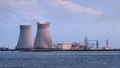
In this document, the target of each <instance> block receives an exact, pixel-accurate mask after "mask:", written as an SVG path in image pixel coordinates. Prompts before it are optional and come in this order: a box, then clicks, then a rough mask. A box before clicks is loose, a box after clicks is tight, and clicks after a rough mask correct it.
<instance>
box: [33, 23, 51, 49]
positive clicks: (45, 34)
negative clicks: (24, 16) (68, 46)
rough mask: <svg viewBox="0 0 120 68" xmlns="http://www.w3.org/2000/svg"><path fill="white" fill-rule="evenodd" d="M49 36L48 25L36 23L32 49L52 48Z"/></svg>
mask: <svg viewBox="0 0 120 68" xmlns="http://www.w3.org/2000/svg"><path fill="white" fill-rule="evenodd" d="M52 47H53V46H52V40H51V36H50V23H49V22H46V23H37V35H36V39H35V43H34V49H41V48H52Z"/></svg>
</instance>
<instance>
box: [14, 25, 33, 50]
mask: <svg viewBox="0 0 120 68" xmlns="http://www.w3.org/2000/svg"><path fill="white" fill-rule="evenodd" d="M32 48H33V38H32V26H31V25H20V35H19V40H18V43H17V46H16V49H32Z"/></svg>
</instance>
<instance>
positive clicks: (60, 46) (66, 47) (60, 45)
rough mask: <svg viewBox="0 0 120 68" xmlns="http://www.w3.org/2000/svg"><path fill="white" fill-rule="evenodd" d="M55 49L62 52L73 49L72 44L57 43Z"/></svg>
mask: <svg viewBox="0 0 120 68" xmlns="http://www.w3.org/2000/svg"><path fill="white" fill-rule="evenodd" d="M54 48H56V49H60V50H70V49H71V48H72V44H71V43H57V44H54Z"/></svg>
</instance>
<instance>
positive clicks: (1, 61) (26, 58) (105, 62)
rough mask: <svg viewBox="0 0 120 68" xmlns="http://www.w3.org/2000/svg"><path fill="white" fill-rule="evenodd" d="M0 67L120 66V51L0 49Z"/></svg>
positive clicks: (73, 67)
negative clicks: (19, 50)
mask: <svg viewBox="0 0 120 68" xmlns="http://www.w3.org/2000/svg"><path fill="white" fill-rule="evenodd" d="M0 68H120V51H49V52H17V51H8V52H5V51H3V52H2V51H0Z"/></svg>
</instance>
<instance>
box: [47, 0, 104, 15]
mask: <svg viewBox="0 0 120 68" xmlns="http://www.w3.org/2000/svg"><path fill="white" fill-rule="evenodd" d="M49 4H50V5H52V6H54V7H59V8H60V7H62V8H64V9H66V10H67V11H69V12H73V13H88V14H93V15H101V14H102V11H101V10H99V9H92V8H85V7H83V6H80V5H78V4H74V3H73V2H71V1H65V0H49Z"/></svg>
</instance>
